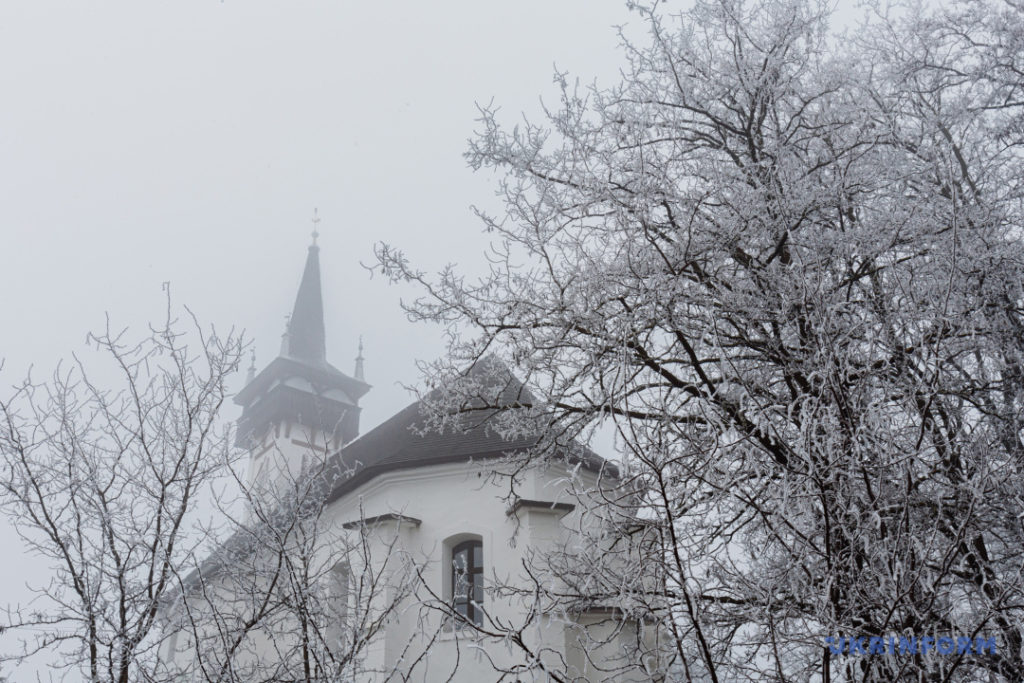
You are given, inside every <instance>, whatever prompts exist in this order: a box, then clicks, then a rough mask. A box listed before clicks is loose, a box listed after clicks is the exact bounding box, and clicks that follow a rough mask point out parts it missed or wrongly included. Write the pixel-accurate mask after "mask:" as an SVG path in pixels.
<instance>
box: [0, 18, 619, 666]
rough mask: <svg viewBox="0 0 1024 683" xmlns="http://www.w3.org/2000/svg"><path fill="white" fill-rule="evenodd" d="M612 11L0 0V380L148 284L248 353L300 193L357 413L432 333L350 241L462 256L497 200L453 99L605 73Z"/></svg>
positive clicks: (17, 577)
mask: <svg viewBox="0 0 1024 683" xmlns="http://www.w3.org/2000/svg"><path fill="white" fill-rule="evenodd" d="M629 19H630V17H629V15H628V13H627V11H626V9H625V5H624V2H622V0H546V1H545V0H517V1H516V2H503V3H497V2H480V1H479V0H477V1H475V2H474V1H468V0H466V1H452V0H449V1H446V2H441V3H422V2H411V1H407V0H403V1H401V2H395V1H392V2H359V3H356V2H350V1H338V0H331V1H328V0H321V1H314V0H299V1H295V0H289V2H281V1H277V2H271V1H269V0H226V1H225V2H216V1H215V0H174V1H173V2H172V1H170V0H165V1H160V2H144V3H142V2H137V1H134V2H129V1H128V0H108V1H104V2H98V3H82V2H73V1H71V0H66V1H63V2H51V1H48V0H32V1H20V0H17V1H15V0H11V1H8V2H3V3H0V300H2V302H3V309H2V310H3V316H2V318H0V330H2V337H0V340H2V345H0V358H3V359H5V362H6V368H5V370H4V371H3V372H2V373H0V385H2V386H5V387H9V386H10V385H11V384H12V383H13V382H15V381H16V380H17V379H19V378H20V377H22V376H23V374H24V372H25V370H26V369H27V368H28V367H29V366H30V365H33V364H34V365H35V367H36V372H37V373H40V374H42V373H45V371H47V370H49V369H50V368H52V367H53V366H54V364H55V363H56V361H57V360H58V359H59V358H61V357H66V356H67V355H68V354H69V353H70V352H72V351H74V350H79V349H81V347H82V345H83V342H84V339H85V333H86V332H87V331H88V330H90V329H98V328H99V326H100V325H102V323H103V315H104V313H105V312H109V313H110V314H111V316H112V319H113V321H114V322H115V323H117V324H125V325H131V326H136V327H141V326H143V325H144V324H145V323H146V322H147V321H149V320H152V319H157V318H158V316H159V315H160V312H161V304H162V299H161V297H162V292H161V283H163V282H165V281H169V282H171V284H172V288H173V292H174V296H175V299H176V301H177V302H179V303H182V304H187V305H189V306H190V307H192V308H193V309H194V310H195V311H196V313H197V314H198V315H199V316H200V318H201V319H202V320H204V321H207V322H210V323H215V324H217V325H218V326H221V327H229V326H232V325H234V326H237V327H239V328H244V329H245V330H246V331H247V332H248V334H249V335H250V337H251V338H252V339H253V340H254V342H255V344H256V352H257V358H258V362H259V364H260V366H261V367H262V365H264V364H265V363H267V362H268V361H269V360H270V359H271V358H272V357H273V356H274V355H276V353H277V349H278V344H279V340H280V333H281V331H282V326H283V321H284V315H285V313H287V312H288V311H289V310H290V308H291V304H292V300H293V297H294V295H295V290H296V288H297V286H298V281H299V276H300V274H301V268H302V264H303V260H304V258H305V249H306V246H307V244H308V243H309V232H310V223H309V219H310V217H311V214H312V211H313V207H318V208H319V212H320V216H321V218H322V222H321V223H320V232H321V239H320V244H321V246H322V251H321V266H322V269H323V279H324V300H325V307H326V317H327V320H326V322H327V342H328V358H329V359H330V360H331V361H332V362H333V363H334V364H335V365H337V366H338V367H340V368H341V369H343V370H345V371H347V372H351V369H352V359H353V357H354V356H355V353H356V344H357V339H358V335H359V334H363V335H364V338H365V343H366V352H365V355H366V359H367V361H366V365H367V370H366V372H367V380H368V381H369V382H370V383H371V384H373V385H374V389H373V390H372V391H371V392H370V393H369V394H368V395H367V396H366V397H365V398H364V399H363V405H364V410H363V420H362V424H363V431H366V430H367V429H369V428H371V427H373V426H374V425H376V424H377V423H379V422H380V421H381V420H383V419H384V418H386V417H388V416H389V415H391V414H392V413H393V412H395V411H396V410H398V409H400V408H401V407H403V406H404V405H406V404H407V403H408V402H409V401H410V397H409V395H408V394H407V393H406V392H405V391H404V390H403V389H402V388H401V387H399V386H398V384H399V383H400V382H406V383H408V382H413V381H415V380H416V379H417V373H416V370H415V367H414V361H415V359H417V358H425V357H433V356H435V355H436V354H438V353H439V352H440V350H441V345H440V342H439V335H438V334H437V332H436V331H434V330H431V329H429V328H426V327H423V326H413V325H411V324H410V323H408V322H406V320H405V318H404V316H403V315H402V313H401V311H400V309H399V307H398V301H399V297H400V296H401V295H403V294H404V295H406V296H408V295H409V292H408V291H405V292H402V291H400V290H398V289H395V288H392V287H389V286H387V285H386V283H385V282H383V281H382V280H381V279H380V278H376V279H373V280H371V279H369V276H368V273H367V272H366V271H365V270H364V269H363V268H361V267H360V265H359V263H360V261H362V262H369V261H370V260H371V259H372V245H373V243H374V242H375V241H378V240H386V241H390V242H393V243H396V244H398V245H401V246H403V247H404V248H405V249H406V250H407V251H408V252H409V253H410V255H411V256H412V257H413V258H415V259H416V261H417V262H418V263H420V264H422V265H423V266H424V267H427V268H436V267H438V266H440V265H443V264H444V263H445V262H447V261H456V262H459V263H471V262H473V261H474V260H475V259H476V258H477V254H479V253H480V252H481V250H482V247H483V245H484V244H485V242H484V240H485V237H484V236H483V235H482V234H481V231H480V229H479V224H478V223H477V221H476V219H475V217H474V216H473V215H472V214H471V212H470V210H469V205H470V204H474V203H475V204H482V205H485V206H486V205H488V204H490V203H493V201H494V200H493V184H492V179H490V178H488V177H485V176H483V175H480V176H474V175H473V174H472V173H471V172H470V171H469V170H468V169H467V168H466V166H465V163H464V161H463V159H462V156H461V155H462V152H463V151H464V149H465V141H466V139H467V138H468V137H469V136H470V135H471V134H472V131H473V127H474V124H473V119H474V117H475V114H476V111H475V107H474V102H475V101H484V102H486V101H488V100H489V99H491V98H492V97H495V98H496V101H497V102H499V103H502V104H503V105H504V106H505V108H506V111H508V112H510V113H514V112H518V111H521V110H527V111H531V112H536V111H537V109H538V106H537V102H538V95H540V94H542V93H547V94H548V95H549V96H551V95H552V94H553V93H554V91H553V89H552V87H551V76H552V68H553V64H555V63H557V64H558V66H559V68H562V69H568V70H570V71H572V72H573V73H575V74H578V75H579V76H581V77H582V78H583V79H584V80H585V81H589V80H591V79H592V78H593V77H600V78H601V79H602V80H604V81H605V82H609V81H611V80H612V79H613V77H614V76H615V74H616V72H617V65H618V55H617V52H616V45H617V38H616V35H615V32H614V30H612V29H611V26H612V25H614V24H618V23H622V22H623V21H628V20H629ZM238 383H239V384H240V383H241V378H239V379H238ZM236 388H237V387H236ZM6 392H7V390H6V389H5V390H4V393H6ZM230 410H231V411H233V412H232V413H231V416H232V417H233V416H234V415H235V414H237V411H236V409H235V407H234V406H232V407H231V409H230ZM0 543H2V544H3V547H4V549H5V551H7V552H6V556H7V561H5V562H3V563H0V605H2V604H5V603H8V602H13V601H18V600H20V599H22V598H23V597H24V595H25V593H24V590H23V588H22V586H23V584H24V583H25V581H26V580H27V578H28V577H30V576H35V577H39V574H38V573H35V574H33V572H34V571H35V572H38V560H37V561H35V562H33V560H32V558H28V557H24V556H23V554H22V553H20V552H19V551H18V550H17V548H18V546H17V545H16V543H17V540H16V538H15V537H14V535H13V532H12V530H11V529H10V528H9V526H8V524H7V522H6V520H0ZM5 645H7V644H6V643H4V642H2V641H0V647H4V646H5ZM0 673H2V674H6V675H9V676H12V678H13V680H19V681H20V680H27V679H28V678H29V676H30V673H29V671H28V670H27V669H21V670H18V671H13V670H11V669H7V670H3V671H2V672H0Z"/></svg>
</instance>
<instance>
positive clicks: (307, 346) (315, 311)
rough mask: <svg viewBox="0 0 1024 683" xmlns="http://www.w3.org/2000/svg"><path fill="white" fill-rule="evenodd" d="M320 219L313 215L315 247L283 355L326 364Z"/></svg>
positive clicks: (296, 302) (306, 270)
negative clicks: (321, 290)
mask: <svg viewBox="0 0 1024 683" xmlns="http://www.w3.org/2000/svg"><path fill="white" fill-rule="evenodd" d="M319 222H320V218H319V217H318V216H317V213H316V210H315V209H314V211H313V243H312V244H311V245H310V246H309V251H308V253H307V254H306V267H305V269H304V270H303V271H302V282H300V283H299V293H298V294H297V295H296V296H295V306H294V307H293V308H292V315H291V317H290V318H289V319H288V328H287V330H286V331H285V339H284V343H283V344H282V345H281V346H282V348H281V355H283V356H288V357H289V358H294V359H296V360H304V361H307V362H310V363H320V364H322V363H326V362H327V340H326V337H325V334H324V303H323V296H322V295H321V292H320V247H318V246H317V244H316V238H317V237H318V236H319V233H318V232H317V224H318V223H319Z"/></svg>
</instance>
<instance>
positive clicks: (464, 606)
mask: <svg viewBox="0 0 1024 683" xmlns="http://www.w3.org/2000/svg"><path fill="white" fill-rule="evenodd" d="M483 578H484V558H483V543H481V542H480V541H465V542H463V543H459V544H458V545H457V546H455V547H454V548H452V603H453V604H454V607H455V611H456V612H458V613H459V614H460V615H462V616H463V617H465V618H466V620H467V621H469V622H471V623H473V624H476V625H478V626H479V625H481V624H483V612H482V611H481V606H482V605H483V603H484V582H483Z"/></svg>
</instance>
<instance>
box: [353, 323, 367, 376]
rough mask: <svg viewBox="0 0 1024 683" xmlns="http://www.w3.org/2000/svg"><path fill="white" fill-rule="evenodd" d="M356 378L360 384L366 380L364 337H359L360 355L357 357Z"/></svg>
mask: <svg viewBox="0 0 1024 683" xmlns="http://www.w3.org/2000/svg"><path fill="white" fill-rule="evenodd" d="M355 378H356V379H357V380H359V381H360V382H363V381H365V380H366V377H364V376H363V335H359V355H358V356H356V371H355Z"/></svg>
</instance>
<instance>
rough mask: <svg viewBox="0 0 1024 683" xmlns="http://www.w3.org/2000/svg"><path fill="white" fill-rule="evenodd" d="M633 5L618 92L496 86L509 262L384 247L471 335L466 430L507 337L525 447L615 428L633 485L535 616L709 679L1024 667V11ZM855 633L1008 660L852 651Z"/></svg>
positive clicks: (1018, 670)
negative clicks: (530, 116)
mask: <svg viewBox="0 0 1024 683" xmlns="http://www.w3.org/2000/svg"><path fill="white" fill-rule="evenodd" d="M631 5H632V6H633V9H634V10H635V11H636V13H637V15H638V16H639V17H642V19H643V21H644V22H645V25H646V27H647V29H648V30H647V38H646V40H643V41H630V40H628V39H627V38H626V37H624V38H623V44H624V53H625V57H626V62H625V64H624V66H623V69H622V74H623V76H622V80H621V82H620V83H618V84H615V85H612V86H610V87H598V86H594V87H590V88H581V87H579V86H578V85H577V84H575V83H573V81H572V80H571V79H570V78H569V77H568V76H567V75H564V74H559V75H558V81H559V82H560V84H561V92H562V97H561V101H560V102H559V104H558V106H557V107H553V108H550V109H548V110H547V114H546V118H545V119H544V120H543V121H540V122H532V121H528V122H524V123H520V124H518V125H515V126H514V127H511V128H509V127H507V126H506V125H504V123H503V121H502V120H501V117H500V115H499V112H498V110H497V109H496V108H494V107H484V108H483V109H482V111H481V118H480V126H481V129H480V131H479V133H478V134H477V135H476V137H475V138H474V139H473V140H472V141H471V143H470V149H469V152H468V154H467V158H468V160H469V162H470V164H471V165H472V166H473V167H474V168H477V169H482V168H486V169H494V170H497V171H499V172H500V173H501V178H502V179H501V181H500V185H499V194H500V195H501V196H502V197H503V198H504V207H505V208H504V211H503V212H502V213H501V214H500V215H488V214H486V213H483V212H481V214H480V215H481V218H482V220H483V222H484V225H485V227H486V229H487V230H488V231H489V233H490V234H492V235H493V236H494V238H495V246H494V248H493V253H490V254H489V255H488V258H489V260H490V263H491V264H492V268H491V270H490V273H489V275H487V276H485V277H483V278H482V279H480V280H476V281H472V280H468V279H466V278H464V277H462V276H461V275H460V274H459V273H458V272H457V271H456V270H455V269H453V268H449V269H447V270H445V271H444V272H442V273H441V274H439V275H438V276H431V275H428V274H425V273H423V272H421V271H418V270H417V269H415V268H414V267H413V266H411V265H410V264H409V262H408V260H407V259H406V258H405V256H404V255H403V254H402V253H401V252H400V251H398V250H396V249H395V248H393V247H391V246H388V245H381V246H380V247H379V249H378V258H379V261H380V267H381V268H382V269H383V271H384V272H385V273H387V274H388V275H389V276H390V277H392V278H394V279H396V280H409V281H416V282H419V283H421V284H422V285H423V286H424V287H425V291H426V293H425V295H424V297H423V298H422V299H420V300H419V301H417V302H415V303H413V304H412V305H410V306H409V311H410V313H411V315H412V316H413V317H414V318H415V319H420V320H427V321H440V322H442V323H444V324H446V325H447V326H448V328H449V331H450V345H449V349H448V351H449V355H448V357H447V358H446V359H444V360H442V361H438V362H437V363H434V364H432V365H430V366H429V367H428V373H427V377H428V378H429V383H430V384H431V385H432V386H440V385H443V386H444V387H445V390H444V391H443V392H441V393H440V394H435V396H444V397H445V400H443V401H435V402H434V403H435V404H436V407H437V411H436V419H437V421H438V423H443V422H445V421H446V420H447V419H449V416H450V415H451V406H452V405H453V404H455V405H459V406H463V407H466V406H471V407H474V408H477V409H478V408H479V407H480V406H481V400H485V399H486V398H487V397H486V396H485V395H484V394H483V393H482V392H480V390H479V387H477V386H474V385H473V383H472V381H471V379H466V378H465V376H464V373H463V372H461V370H462V369H464V368H465V367H467V366H468V364H470V363H472V362H475V361H477V360H478V359H480V358H482V357H483V356H484V355H485V354H495V355H497V356H499V357H501V358H502V359H503V360H504V361H506V362H507V363H508V365H509V366H510V367H511V368H512V369H513V370H514V372H516V374H518V375H519V376H521V377H522V378H523V379H524V380H525V382H526V383H527V385H528V386H529V388H530V390H531V393H532V397H533V398H532V400H531V401H524V402H523V403H522V404H521V405H518V406H514V407H513V408H512V409H507V408H506V409H503V410H500V411H499V413H498V414H497V415H496V416H495V418H494V420H493V421H492V422H493V424H494V428H496V429H499V430H503V431H504V432H506V433H510V434H511V433H522V432H526V431H528V432H529V433H545V434H547V435H548V436H547V438H546V440H545V441H544V442H543V443H542V444H541V446H540V447H538V449H536V452H535V453H533V454H532V456H531V459H530V460H529V461H527V462H525V463H524V464H525V465H531V464H536V463H538V462H541V461H545V460H548V459H550V458H557V457H560V454H563V453H564V452H565V451H566V449H569V448H572V441H573V440H576V439H586V438H587V437H588V436H589V435H590V434H591V433H592V431H593V429H594V428H595V427H597V426H600V425H611V426H612V427H613V428H614V430H615V432H616V434H617V442H618V444H620V446H621V449H622V460H623V468H622V473H621V476H620V477H619V479H618V480H617V482H616V484H615V487H614V491H611V492H610V491H602V492H601V495H599V496H595V495H594V493H593V491H583V492H581V496H580V500H581V501H582V502H581V504H583V505H585V507H586V509H587V512H588V514H589V515H591V516H592V517H593V518H596V519H600V520H603V522H602V524H600V525H591V526H588V527H587V528H585V529H581V530H580V532H581V533H582V534H584V535H589V542H586V543H578V542H577V543H575V544H572V545H567V546H566V547H565V548H564V549H563V551H562V552H559V553H551V554H548V555H547V556H545V557H543V558H537V562H536V563H535V566H534V567H533V568H532V571H533V575H534V576H535V577H536V583H535V586H533V591H532V594H531V595H525V596H524V599H529V600H533V601H534V604H536V605H537V610H535V611H534V612H533V613H532V615H531V616H532V617H534V618H540V617H541V616H542V615H556V616H560V617H562V618H566V619H571V618H572V617H573V615H574V614H579V613H581V612H582V611H583V610H584V609H585V608H588V607H590V608H592V607H595V606H602V607H606V608H609V609H608V614H609V615H610V616H609V617H608V618H609V620H611V621H614V622H617V623H618V624H619V625H620V626H621V628H627V627H629V628H635V627H636V625H637V624H647V625H648V626H649V628H655V627H656V628H657V638H656V639H655V641H654V645H653V646H652V645H651V644H650V642H651V641H644V640H642V639H639V638H638V639H637V641H636V642H637V645H636V650H637V651H636V652H635V653H633V655H634V656H633V660H634V661H633V663H632V664H629V663H624V664H623V666H633V667H636V666H642V664H641V661H642V660H643V659H644V657H648V658H649V657H650V656H654V655H657V656H658V657H667V658H668V659H669V660H670V664H669V665H668V666H669V668H670V671H671V672H672V674H671V675H672V676H673V677H678V678H680V679H684V680H710V681H733V680H765V681H768V680H772V681H779V680H823V681H835V680H848V681H854V680H856V681H876V680H879V681H880V680H885V681H891V680H915V681H916V680H944V681H945V680H950V681H967V680H978V679H979V678H981V679H985V680H1001V681H1018V680H1024V660H1022V653H1021V642H1022V628H1024V621H1022V618H1024V578H1022V568H1024V528H1022V522H1024V498H1022V495H1024V494H1022V491H1024V473H1022V469H1021V468H1022V466H1024V445H1022V440H1021V439H1022V427H1024V423H1022V418H1024V415H1022V409H1024V395H1022V392H1024V365H1022V362H1024V308H1022V306H1024V291H1022V286H1024V244H1022V243H1021V239H1020V238H1021V228H1022V222H1021V218H1022V214H1021V178H1024V167H1022V164H1021V149H1022V148H1021V144H1022V142H1024V139H1022V134H1024V127H1022V124H1021V122H1022V120H1024V119H1022V118H1021V117H1022V113H1024V109H1022V105H1024V100H1022V99H1021V87H1022V85H1024V76H1022V74H1024V62H1022V55H1024V51H1022V50H1021V47H1022V46H1024V30H1022V29H1024V11H1022V7H1021V6H1020V4H1019V3H1017V2H1010V1H1008V2H996V1H994V0H993V1H991V2H985V1H981V0H979V1H975V2H966V3H963V4H961V5H957V6H955V7H954V8H952V9H939V10H935V11H926V10H920V9H915V8H905V9H902V10H900V11H898V12H894V13H893V14H891V15H878V16H874V17H873V18H871V19H869V20H868V21H867V22H866V24H865V25H864V26H862V27H860V28H859V29H858V30H856V31H850V32H849V33H847V34H846V35H843V36H838V35H836V34H835V33H832V32H830V29H829V19H830V17H829V12H828V10H827V8H826V6H825V5H824V3H822V4H815V3H813V2H804V1H800V0H786V1H781V2H755V1H744V0H706V1H698V2H696V3H694V5H693V7H692V9H690V10H687V11H684V12H679V13H675V12H673V11H670V10H669V9H667V8H665V7H662V5H661V3H654V4H653V5H647V4H644V3H631ZM494 407H495V408H500V407H501V406H499V405H497V404H496V405H495V406H494ZM512 483H513V487H514V484H515V480H514V479H513V482H512ZM595 530H599V531H595ZM502 588H503V587H501V586H494V587H493V589H494V590H498V591H500V590H502ZM506 588H508V590H512V587H506ZM488 628H492V629H498V630H504V632H506V633H508V634H510V636H514V634H515V633H516V632H518V631H517V629H521V628H522V624H504V625H495V624H491V625H489V626H488ZM851 635H852V636H867V637H871V636H897V637H898V636H901V635H902V636H907V637H909V636H924V635H927V636H933V637H944V636H960V637H970V638H975V637H978V636H983V637H989V638H995V639H996V641H997V643H998V652H997V653H996V654H986V655H965V656H946V657H940V656H932V655H929V656H902V657H881V656H876V657H844V656H830V653H829V651H828V649H827V648H826V646H825V641H824V638H825V637H826V636H851ZM584 644H585V643H584ZM548 666H557V664H553V665H552V664H550V663H549V664H548ZM608 675H609V676H610V677H612V678H613V677H614V673H609V674H608Z"/></svg>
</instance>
